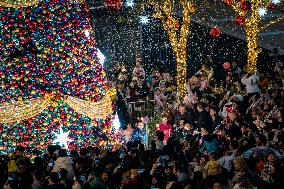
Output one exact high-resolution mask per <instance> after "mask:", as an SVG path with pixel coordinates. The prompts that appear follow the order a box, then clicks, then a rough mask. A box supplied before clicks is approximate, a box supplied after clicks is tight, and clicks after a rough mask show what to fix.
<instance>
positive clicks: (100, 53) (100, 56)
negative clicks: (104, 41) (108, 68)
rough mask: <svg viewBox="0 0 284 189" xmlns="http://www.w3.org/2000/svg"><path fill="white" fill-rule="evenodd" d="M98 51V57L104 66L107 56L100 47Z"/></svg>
mask: <svg viewBox="0 0 284 189" xmlns="http://www.w3.org/2000/svg"><path fill="white" fill-rule="evenodd" d="M97 51H98V54H97V55H98V58H99V62H100V64H101V65H102V66H104V63H105V59H106V57H105V56H104V55H103V53H102V52H101V51H100V49H97Z"/></svg>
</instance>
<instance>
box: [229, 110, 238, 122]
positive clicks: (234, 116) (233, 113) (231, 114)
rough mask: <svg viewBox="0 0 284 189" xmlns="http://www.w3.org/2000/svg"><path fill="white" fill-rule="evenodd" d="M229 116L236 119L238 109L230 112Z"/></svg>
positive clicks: (233, 119)
mask: <svg viewBox="0 0 284 189" xmlns="http://www.w3.org/2000/svg"><path fill="white" fill-rule="evenodd" d="M228 117H229V118H230V120H231V121H235V119H236V118H237V112H236V111H232V112H229V113H228Z"/></svg>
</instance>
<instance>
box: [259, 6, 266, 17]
mask: <svg viewBox="0 0 284 189" xmlns="http://www.w3.org/2000/svg"><path fill="white" fill-rule="evenodd" d="M266 13H267V9H265V8H262V7H260V8H259V9H258V14H259V16H264V15H265V14H266Z"/></svg>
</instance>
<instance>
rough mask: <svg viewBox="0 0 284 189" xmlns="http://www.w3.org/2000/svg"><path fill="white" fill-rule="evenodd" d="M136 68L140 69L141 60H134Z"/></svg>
mask: <svg viewBox="0 0 284 189" xmlns="http://www.w3.org/2000/svg"><path fill="white" fill-rule="evenodd" d="M136 67H138V68H140V67H141V59H136Z"/></svg>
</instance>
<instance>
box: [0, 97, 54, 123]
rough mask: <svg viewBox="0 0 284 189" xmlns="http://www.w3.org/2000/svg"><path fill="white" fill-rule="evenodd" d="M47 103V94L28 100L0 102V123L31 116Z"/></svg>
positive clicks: (48, 102) (48, 98) (44, 107)
mask: <svg viewBox="0 0 284 189" xmlns="http://www.w3.org/2000/svg"><path fill="white" fill-rule="evenodd" d="M49 105H50V96H49V95H45V96H43V97H39V98H34V99H31V100H28V101H17V102H10V103H8V102H5V103H3V104H0V123H11V122H16V121H22V120H24V119H27V118H30V117H33V116H35V115H37V114H39V113H41V112H42V111H43V110H45V109H46V108H47V107H48V106H49Z"/></svg>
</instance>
